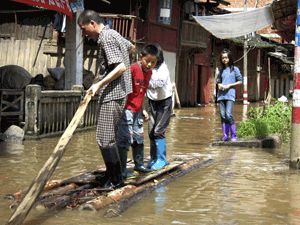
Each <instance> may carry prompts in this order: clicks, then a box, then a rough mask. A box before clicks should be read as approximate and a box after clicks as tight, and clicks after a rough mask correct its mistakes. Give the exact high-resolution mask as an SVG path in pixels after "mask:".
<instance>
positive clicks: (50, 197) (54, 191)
mask: <svg viewBox="0 0 300 225" xmlns="http://www.w3.org/2000/svg"><path fill="white" fill-rule="evenodd" d="M211 163H212V159H211V158H204V157H202V156H200V155H199V154H195V153H194V154H182V155H175V156H174V157H173V158H172V160H171V161H170V164H169V165H168V166H166V167H165V168H164V169H162V170H159V171H155V172H151V173H146V174H142V173H140V174H138V173H137V174H135V177H131V178H128V179H126V180H125V186H123V187H121V188H118V189H116V190H107V189H103V188H101V187H100V186H99V183H98V182H97V180H98V179H97V178H98V177H101V176H104V173H105V169H104V168H100V169H96V170H94V171H88V172H83V173H81V174H78V175H76V176H73V177H70V178H66V179H61V180H51V181H49V182H48V183H47V184H46V186H45V188H44V191H43V193H42V194H41V196H40V197H39V198H38V199H37V201H36V203H35V207H37V206H38V207H41V206H42V207H44V208H47V209H50V210H60V209H65V208H67V209H78V210H93V211H101V212H103V213H104V215H105V216H108V217H112V216H115V215H118V214H119V213H121V212H123V211H124V210H126V209H127V208H128V207H129V206H130V205H132V204H133V203H134V202H136V201H138V200H139V199H141V198H142V197H143V196H145V195H147V194H149V193H150V192H152V191H153V190H155V189H156V188H158V187H160V186H162V185H167V184H168V183H170V182H172V181H174V180H175V179H177V178H179V177H181V176H183V175H185V174H187V173H189V172H191V171H193V170H195V169H198V168H201V167H205V166H208V165H210V164H211ZM128 164H129V166H128V167H129V169H132V168H133V164H132V162H130V163H128ZM24 196H25V192H17V193H15V194H13V195H10V197H12V198H11V199H13V200H11V201H12V202H11V205H10V207H11V208H12V209H13V208H15V207H17V206H18V204H19V203H20V202H21V200H22V198H23V197H24Z"/></svg>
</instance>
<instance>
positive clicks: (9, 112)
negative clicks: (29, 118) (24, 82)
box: [0, 89, 24, 130]
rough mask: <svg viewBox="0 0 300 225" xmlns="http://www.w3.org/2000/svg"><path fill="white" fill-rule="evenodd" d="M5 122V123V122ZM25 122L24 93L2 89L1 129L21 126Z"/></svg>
mask: <svg viewBox="0 0 300 225" xmlns="http://www.w3.org/2000/svg"><path fill="white" fill-rule="evenodd" d="M4 120H5V121H4ZM23 120H24V91H23V90H9V89H0V128H1V130H2V128H3V129H4V130H5V129H6V128H8V126H9V124H10V125H12V124H14V125H20V123H21V122H22V121H23Z"/></svg>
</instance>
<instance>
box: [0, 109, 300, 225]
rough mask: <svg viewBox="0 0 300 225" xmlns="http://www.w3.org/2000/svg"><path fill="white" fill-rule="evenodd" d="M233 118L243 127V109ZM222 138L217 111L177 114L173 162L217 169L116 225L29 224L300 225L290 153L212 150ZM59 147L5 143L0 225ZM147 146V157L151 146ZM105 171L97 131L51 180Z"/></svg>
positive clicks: (53, 220) (74, 217) (48, 142)
mask: <svg viewBox="0 0 300 225" xmlns="http://www.w3.org/2000/svg"><path fill="white" fill-rule="evenodd" d="M234 113H235V117H236V119H237V121H240V120H241V118H242V107H241V106H240V105H237V106H236V107H235V112H234ZM220 136H221V129H220V121H219V114H218V109H217V108H215V107H214V106H207V107H198V108H183V109H180V110H179V109H178V110H176V116H175V117H173V118H172V121H171V124H170V127H169V130H168V136H167V138H168V155H171V154H175V153H194V152H196V153H199V154H202V155H203V156H205V157H210V158H211V159H212V160H213V163H212V164H210V165H209V166H207V167H205V168H201V169H199V170H196V171H193V172H191V173H189V174H187V175H185V176H183V177H180V178H178V179H177V180H176V181H173V182H171V183H170V184H168V185H167V186H162V187H160V188H158V189H157V190H155V191H154V192H152V193H150V194H149V195H147V196H145V197H144V198H142V199H141V200H139V201H138V202H136V203H135V204H133V205H132V206H131V207H129V208H128V209H127V210H126V211H125V212H123V213H122V214H118V213H116V214H117V215H116V217H113V218H107V217H104V216H103V215H102V214H101V213H98V212H92V211H78V210H62V211H59V212H49V211H47V210H44V209H40V208H37V209H33V210H32V211H31V212H30V213H29V216H28V217H27V219H26V222H25V224H45V225H46V224H47V225H48V224H49V225H50V224H51V225H52V224H62V225H69V224H70V225H71V224H72V225H73V224H87V225H89V224H91V225H93V224H95V225H96V224H110V225H116V224H164V225H166V224H300V174H299V173H298V172H295V171H291V170H289V167H288V163H287V162H288V151H289V146H288V145H283V146H282V148H281V149H279V150H277V151H276V152H275V153H274V152H273V151H271V150H269V151H268V150H262V149H252V148H238V147H235V148H230V147H217V146H215V147H212V146H211V145H210V144H211V142H212V141H213V140H216V139H218V138H220ZM57 141H58V137H56V138H45V139H42V140H28V141H25V142H24V145H12V144H11V145H4V144H3V143H0V162H1V163H0V198H1V200H0V224H5V222H6V221H7V220H8V218H9V216H10V215H11V213H12V211H11V210H10V209H9V207H8V206H9V201H8V200H6V199H4V198H3V197H4V196H5V195H6V194H9V193H14V192H17V191H19V190H23V189H26V188H28V186H29V185H30V183H31V182H32V180H33V178H34V177H35V176H36V175H37V173H38V171H39V170H40V169H41V167H42V166H43V165H44V163H45V161H46V160H47V159H48V157H49V155H50V154H51V153H52V151H53V149H54V147H55V145H56V144H57ZM145 145H146V149H145V153H146V155H149V147H147V146H149V142H148V140H147V138H146V144H145ZM129 154H131V152H130V153H129ZM102 163H103V161H102V159H101V155H100V152H99V150H98V148H97V146H96V144H95V133H94V130H91V131H86V132H81V133H76V134H75V135H74V137H73V138H72V140H71V142H70V144H69V145H68V147H67V150H66V153H65V155H64V157H63V159H62V160H61V161H60V163H59V165H58V167H57V169H56V171H55V173H54V174H53V176H52V178H64V177H68V176H72V175H74V174H77V173H79V172H82V171H84V170H93V169H95V167H96V166H97V165H101V164H102ZM112 213H115V212H112Z"/></svg>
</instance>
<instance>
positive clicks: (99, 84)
mask: <svg viewBox="0 0 300 225" xmlns="http://www.w3.org/2000/svg"><path fill="white" fill-rule="evenodd" d="M102 86H103V85H102V82H101V81H99V82H97V83H95V84H93V85H92V86H91V87H90V88H89V89H88V90H87V92H91V93H92V96H95V94H96V93H97V92H98V91H99V90H100V88H101V87H102Z"/></svg>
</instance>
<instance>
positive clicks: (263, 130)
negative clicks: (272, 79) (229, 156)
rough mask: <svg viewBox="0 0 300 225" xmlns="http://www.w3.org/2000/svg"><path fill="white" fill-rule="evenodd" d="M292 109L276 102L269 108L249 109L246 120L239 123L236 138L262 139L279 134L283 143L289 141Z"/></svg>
mask: <svg viewBox="0 0 300 225" xmlns="http://www.w3.org/2000/svg"><path fill="white" fill-rule="evenodd" d="M291 113H292V107H291V105H288V104H286V103H282V102H279V101H276V102H275V103H274V104H273V105H270V106H268V107H267V106H261V107H255V108H250V109H249V111H248V114H247V116H248V119H247V120H246V121H242V122H241V123H239V126H238V129H237V135H238V137H241V138H244V137H256V138H264V137H266V136H268V135H270V134H279V135H280V136H281V137H282V139H283V141H284V142H287V141H289V140H290V134H291Z"/></svg>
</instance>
